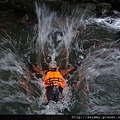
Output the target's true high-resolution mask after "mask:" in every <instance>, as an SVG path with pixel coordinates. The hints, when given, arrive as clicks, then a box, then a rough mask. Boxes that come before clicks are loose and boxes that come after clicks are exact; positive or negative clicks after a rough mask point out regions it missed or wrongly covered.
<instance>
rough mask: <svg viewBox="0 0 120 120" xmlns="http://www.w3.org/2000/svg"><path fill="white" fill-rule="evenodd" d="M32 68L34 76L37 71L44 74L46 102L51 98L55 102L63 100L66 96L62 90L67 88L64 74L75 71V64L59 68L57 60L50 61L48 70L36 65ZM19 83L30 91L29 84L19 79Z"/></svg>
mask: <svg viewBox="0 0 120 120" xmlns="http://www.w3.org/2000/svg"><path fill="white" fill-rule="evenodd" d="M32 69H33V70H34V78H36V76H35V74H36V73H37V74H38V73H39V74H40V75H41V76H42V80H43V82H44V88H45V89H46V92H45V100H46V102H45V103H46V104H48V103H49V102H50V101H51V100H53V101H55V102H58V101H62V100H63V98H64V96H63V94H62V92H63V89H64V88H65V78H64V76H65V75H66V74H68V73H70V72H71V71H73V70H74V69H75V68H74V66H70V67H69V68H66V69H63V70H59V68H58V67H57V63H56V62H55V61H52V62H50V63H49V67H48V69H47V70H43V71H41V70H40V69H38V68H37V67H35V66H32ZM26 78H27V77H26ZM19 83H20V85H21V86H22V87H23V88H24V89H25V90H26V91H28V92H29V89H28V87H27V85H25V84H24V83H22V82H21V81H19Z"/></svg>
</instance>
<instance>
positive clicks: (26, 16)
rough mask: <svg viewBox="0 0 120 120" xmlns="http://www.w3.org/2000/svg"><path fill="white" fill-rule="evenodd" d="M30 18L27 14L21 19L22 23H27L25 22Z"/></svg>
mask: <svg viewBox="0 0 120 120" xmlns="http://www.w3.org/2000/svg"><path fill="white" fill-rule="evenodd" d="M28 20H29V16H28V15H27V14H26V15H25V16H24V17H23V18H22V19H21V20H20V21H21V22H22V23H25V22H27V21H28Z"/></svg>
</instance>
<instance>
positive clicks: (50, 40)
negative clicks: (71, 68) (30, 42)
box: [36, 4, 83, 67]
mask: <svg viewBox="0 0 120 120" xmlns="http://www.w3.org/2000/svg"><path fill="white" fill-rule="evenodd" d="M36 13H37V17H38V31H37V34H38V37H37V41H36V47H37V53H38V58H39V59H38V63H40V62H41V61H42V55H43V57H44V61H46V63H47V59H48V58H49V61H48V62H50V60H51V61H55V60H56V59H57V58H59V59H60V62H62V59H66V61H65V62H66V65H68V63H69V53H70V52H71V43H72V42H73V39H75V37H76V34H77V30H78V27H79V26H80V25H81V23H83V21H82V17H81V20H78V19H77V18H76V17H73V18H70V17H65V18H64V19H63V16H58V15H57V14H56V13H55V12H50V10H49V9H48V8H46V6H45V5H42V6H41V7H39V6H38V5H37V4H36ZM56 24H57V25H56ZM64 54H65V55H64ZM57 62H58V61H57ZM58 63H59V62H58ZM66 65H65V66H66ZM40 67H42V66H41V65H40Z"/></svg>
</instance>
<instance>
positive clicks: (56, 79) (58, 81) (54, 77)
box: [43, 71, 65, 88]
mask: <svg viewBox="0 0 120 120" xmlns="http://www.w3.org/2000/svg"><path fill="white" fill-rule="evenodd" d="M43 80H44V87H47V86H61V87H62V88H64V87H65V85H64V78H63V77H62V75H61V74H60V72H59V71H48V72H47V73H46V75H45V77H44V78H43Z"/></svg>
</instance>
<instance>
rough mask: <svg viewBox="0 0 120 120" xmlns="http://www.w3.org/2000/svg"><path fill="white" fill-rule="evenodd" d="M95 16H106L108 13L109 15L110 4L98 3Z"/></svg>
mask: <svg viewBox="0 0 120 120" xmlns="http://www.w3.org/2000/svg"><path fill="white" fill-rule="evenodd" d="M96 10H97V17H102V18H103V17H106V16H108V15H111V14H112V12H111V10H112V5H111V4H109V3H99V4H98V5H97V9H96Z"/></svg>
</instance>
